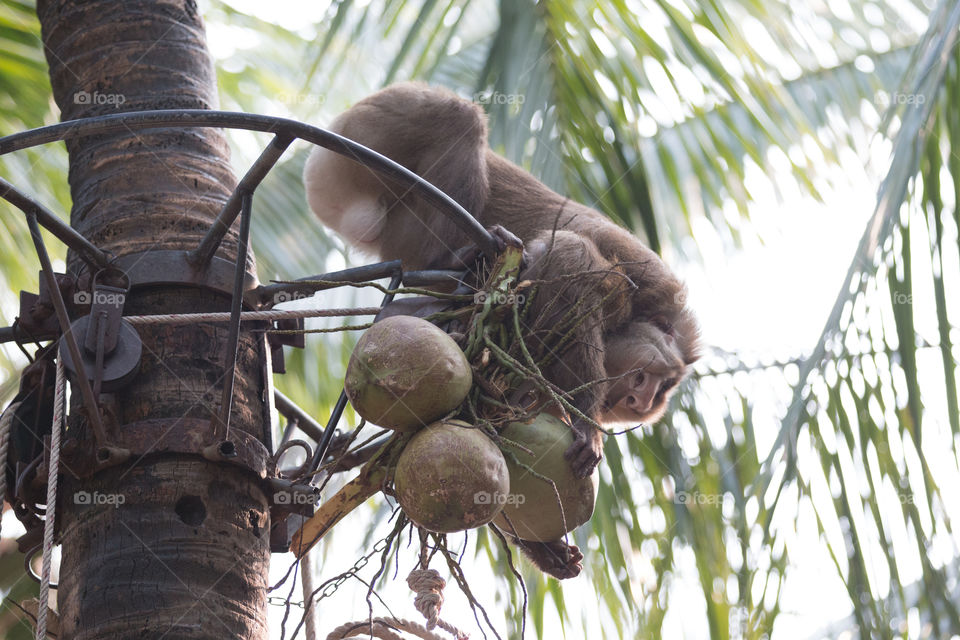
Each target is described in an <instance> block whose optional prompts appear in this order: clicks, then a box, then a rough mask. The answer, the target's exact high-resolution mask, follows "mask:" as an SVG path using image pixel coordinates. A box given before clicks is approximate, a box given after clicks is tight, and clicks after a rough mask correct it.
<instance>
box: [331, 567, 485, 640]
mask: <svg viewBox="0 0 960 640" xmlns="http://www.w3.org/2000/svg"><path fill="white" fill-rule="evenodd" d="M407 584H408V585H409V586H410V589H411V590H413V591H415V592H416V594H417V597H416V598H415V599H414V601H413V606H414V607H416V608H417V611H419V612H420V613H422V614H423V617H424V618H426V619H427V626H423V625H422V624H419V623H417V622H413V621H410V620H403V619H401V618H393V617H380V618H373V619H367V620H361V621H358V622H348V623H346V624H342V625H340V626H339V627H337V628H336V629H334V630H333V631H331V632H330V634H329V635H327V640H344V639H345V638H359V637H361V635H362V637H366V638H369V637H370V636H371V635H372V636H374V637H376V638H381V640H404V638H403V636H401V635H400V634H399V633H397V631H404V632H406V633H410V634H413V635H415V636H417V637H419V638H422V639H423V640H448V638H447V637H446V636H441V635H438V634H436V633H434V632H433V629H434V628H436V627H440V628H441V629H443V630H444V631H446V632H447V633H449V634H450V635H451V636H453V637H454V638H455V639H456V640H470V636H469V635H467V634H466V633H464V632H463V631H460V630H459V629H457V628H456V627H455V626H453V625H452V624H449V623H447V622H444V621H443V620H441V619H440V607H441V606H443V588H444V587H445V586H447V581H446V580H444V579H443V578H441V577H440V573H439V572H438V571H436V570H435V569H414V570H413V571H411V572H410V575H408V576H407Z"/></svg>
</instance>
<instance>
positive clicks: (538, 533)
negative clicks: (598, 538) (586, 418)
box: [494, 413, 597, 542]
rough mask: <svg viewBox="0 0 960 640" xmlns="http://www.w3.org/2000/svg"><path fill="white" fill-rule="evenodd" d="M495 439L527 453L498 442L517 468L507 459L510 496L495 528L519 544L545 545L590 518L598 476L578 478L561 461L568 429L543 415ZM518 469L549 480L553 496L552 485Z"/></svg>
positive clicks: (514, 425) (568, 439)
mask: <svg viewBox="0 0 960 640" xmlns="http://www.w3.org/2000/svg"><path fill="white" fill-rule="evenodd" d="M500 435H501V436H503V438H504V439H505V440H510V441H512V442H515V443H517V444H519V445H520V446H521V447H523V449H526V450H527V451H524V450H523V449H520V448H518V447H516V446H513V445H511V444H510V443H509V442H504V443H503V447H504V450H505V451H509V452H512V453H513V454H514V455H515V456H516V457H517V460H518V461H519V462H520V463H522V464H521V465H518V464H516V463H515V462H513V460H511V459H510V456H509V455H507V456H506V459H507V468H509V469H510V497H509V498H508V499H507V504H506V505H505V506H504V508H503V510H502V511H501V512H500V514H499V515H498V516H497V517H496V519H495V520H494V522H495V523H496V525H497V526H499V527H500V528H501V529H503V530H504V531H507V532H509V533H515V534H516V535H517V536H518V537H520V538H521V539H522V540H531V541H534V542H550V541H552V540H558V539H559V538H561V537H562V536H563V535H564V534H565V533H567V532H568V531H573V530H574V529H576V528H577V527H579V526H580V525H582V524H583V523H585V522H586V521H587V520H589V519H590V516H591V515H592V514H593V505H594V502H596V498H597V480H596V478H597V474H595V473H594V474H591V477H589V478H578V477H577V476H575V475H574V474H573V470H572V469H571V468H570V462H569V461H568V460H567V459H566V458H564V457H563V454H564V452H565V451H566V450H567V447H569V446H570V445H571V444H573V432H572V431H571V429H570V427H568V426H567V425H565V424H564V423H563V422H561V421H560V420H559V419H557V418H555V417H554V416H551V415H550V414H548V413H541V414H539V415H538V416H537V417H536V418H535V419H534V420H533V421H531V422H529V423H524V422H512V423H510V424H509V425H507V427H506V428H505V429H504V430H503V431H502V432H501V434H500ZM522 465H526V466H527V467H530V468H531V469H533V470H534V471H535V472H536V473H537V474H539V475H540V476H543V477H544V478H549V479H550V480H552V481H553V485H556V493H555V492H554V487H553V485H551V484H550V483H549V482H547V481H546V480H544V479H542V478H539V477H537V476H536V475H534V474H532V473H530V471H529V470H528V469H526V468H524V467H523V466H522ZM557 494H559V503H558V501H557ZM561 507H562V510H561ZM508 518H509V523H508V521H507V519H508Z"/></svg>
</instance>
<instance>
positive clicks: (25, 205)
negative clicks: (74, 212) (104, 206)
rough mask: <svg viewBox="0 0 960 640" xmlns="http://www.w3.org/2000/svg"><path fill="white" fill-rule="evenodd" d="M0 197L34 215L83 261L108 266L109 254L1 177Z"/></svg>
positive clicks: (102, 267) (103, 267)
mask: <svg viewBox="0 0 960 640" xmlns="http://www.w3.org/2000/svg"><path fill="white" fill-rule="evenodd" d="M0 198H3V199H4V200H6V201H7V202H9V203H10V204H12V205H13V206H15V207H16V208H17V209H20V211H23V212H24V213H26V214H33V215H34V216H36V218H37V221H38V222H39V223H40V224H42V225H43V226H44V227H45V228H46V229H47V231H49V232H50V233H52V234H53V235H54V236H56V237H57V239H58V240H60V242H62V243H63V244H65V245H67V246H68V247H70V248H71V249H73V250H74V251H76V252H77V254H78V255H79V256H80V257H81V258H83V259H84V261H85V262H88V263H90V264H92V265H95V266H97V267H100V268H101V269H105V268H107V267H108V266H110V256H109V255H107V253H106V252H104V251H101V250H100V249H98V248H97V247H96V246H94V245H93V243H91V242H90V241H89V240H87V239H86V238H84V237H83V236H82V235H80V234H79V233H77V232H76V230H75V229H74V228H73V227H71V226H70V225H68V224H67V223H66V222H64V221H63V220H61V219H60V218H59V217H58V216H57V214H55V213H53V212H52V211H50V210H49V209H47V208H46V207H44V206H43V205H42V204H40V203H39V202H37V201H36V200H34V199H33V198H31V197H30V196H28V195H27V194H25V193H23V192H22V191H20V190H19V189H17V188H16V187H15V186H13V185H12V184H10V183H9V182H7V181H6V180H4V179H3V178H0Z"/></svg>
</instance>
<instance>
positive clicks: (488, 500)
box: [393, 420, 510, 533]
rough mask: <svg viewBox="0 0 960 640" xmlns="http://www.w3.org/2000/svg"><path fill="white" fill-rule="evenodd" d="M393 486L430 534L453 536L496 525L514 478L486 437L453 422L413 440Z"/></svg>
mask: <svg viewBox="0 0 960 640" xmlns="http://www.w3.org/2000/svg"><path fill="white" fill-rule="evenodd" d="M393 485H394V489H395V490H396V495H397V500H398V501H399V502H400V506H401V507H402V508H403V511H404V513H406V514H407V517H408V518H410V519H411V520H412V521H413V522H415V523H416V524H418V525H419V526H421V527H423V528H424V529H427V530H429V531H435V532H437V533H453V532H454V531H463V530H464V529H472V528H473V527H479V526H480V525H484V524H486V523H488V522H490V521H491V520H493V518H494V516H496V515H497V513H499V512H500V509H501V508H502V507H503V503H504V501H505V500H506V498H507V496H508V494H509V492H510V475H509V472H508V471H507V461H506V460H504V458H503V454H502V453H500V449H499V448H498V447H497V445H496V444H494V442H493V441H492V440H491V439H490V438H489V437H488V436H487V435H486V434H484V433H483V432H482V431H480V430H479V429H475V428H472V427H471V426H470V425H468V424H467V423H465V422H461V421H459V420H449V421H445V422H436V423H434V424H431V425H430V426H428V427H426V428H425V429H423V430H421V431H419V432H418V433H417V434H416V435H414V436H413V438H411V440H410V442H408V443H407V446H406V447H404V449H403V451H402V452H401V453H400V458H399V460H398V461H397V468H396V472H395V474H394V480H393Z"/></svg>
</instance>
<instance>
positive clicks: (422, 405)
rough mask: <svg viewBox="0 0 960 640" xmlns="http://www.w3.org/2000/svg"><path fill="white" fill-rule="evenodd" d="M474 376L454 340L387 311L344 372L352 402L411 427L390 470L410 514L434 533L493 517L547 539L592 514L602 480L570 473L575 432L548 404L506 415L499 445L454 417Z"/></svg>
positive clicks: (520, 532) (385, 421)
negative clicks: (513, 417) (527, 413)
mask: <svg viewBox="0 0 960 640" xmlns="http://www.w3.org/2000/svg"><path fill="white" fill-rule="evenodd" d="M472 381H473V376H472V371H471V368H470V363H469V362H468V361H467V359H466V357H465V356H464V354H463V351H461V350H460V347H459V346H458V345H457V343H456V342H454V340H453V339H452V338H450V336H448V335H447V334H446V333H444V332H443V331H441V330H440V329H439V328H437V327H436V326H434V325H433V324H431V323H429V322H427V321H426V320H423V319H420V318H415V317H412V316H391V317H388V318H385V319H384V320H382V321H380V322H377V323H376V324H374V325H373V326H372V327H371V328H370V329H368V330H367V331H366V332H365V333H364V334H363V336H361V338H360V340H359V342H358V343H357V346H356V348H355V349H354V351H353V354H352V356H351V358H350V363H349V365H348V367H347V375H346V380H345V388H346V392H347V397H348V398H350V402H351V404H352V405H353V408H354V409H355V410H356V411H357V413H358V414H360V415H361V416H362V417H363V418H365V419H366V420H367V421H369V422H372V423H374V424H377V425H379V426H381V427H386V428H389V429H394V430H396V431H400V432H415V435H414V436H413V437H412V438H411V439H410V441H409V442H408V443H407V445H406V447H405V448H404V450H403V451H402V452H401V454H400V457H399V459H398V461H397V466H396V470H395V473H394V489H395V491H396V495H397V500H398V501H399V503H400V506H401V508H403V511H404V513H406V515H407V517H408V518H409V519H410V520H412V521H413V522H414V523H416V524H417V525H419V526H421V527H423V528H424V529H427V530H429V531H434V532H437V533H453V532H455V531H463V530H465V529H471V528H474V527H479V526H482V525H484V524H486V523H488V522H491V521H492V522H495V523H496V524H497V525H498V526H500V527H501V528H502V529H504V530H505V531H508V532H509V533H511V534H513V535H515V536H517V537H518V538H521V539H523V540H532V541H541V542H547V541H552V540H557V539H559V538H560V537H562V536H563V535H564V534H565V533H567V532H568V531H572V530H573V529H575V528H576V527H578V526H580V525H582V524H583V523H584V522H586V521H587V520H589V518H590V515H591V514H592V513H593V506H594V501H595V498H596V484H595V482H594V481H593V480H591V479H581V478H577V477H576V476H574V474H573V473H572V471H571V469H570V466H569V463H568V462H567V461H566V460H565V459H564V457H563V453H564V451H566V449H567V447H569V446H570V444H572V442H573V433H572V431H571V430H570V429H569V428H568V427H567V426H566V425H565V424H564V423H563V422H561V421H560V420H558V419H557V418H554V417H553V416H551V415H548V414H546V413H542V414H540V415H538V416H537V417H536V418H535V419H533V420H531V421H529V422H514V423H511V424H509V425H508V426H507V427H506V428H505V429H504V430H503V431H502V433H501V442H502V446H503V450H501V447H500V446H498V445H497V443H495V442H494V441H493V440H492V439H491V438H490V437H489V436H488V435H487V434H486V433H484V432H483V431H482V430H480V429H478V428H476V427H475V426H473V425H471V424H468V423H466V422H463V421H460V420H453V419H449V418H450V416H452V415H453V414H455V412H456V410H457V409H458V408H459V407H460V405H461V404H462V403H463V401H464V399H465V398H466V396H467V394H468V392H469V391H470V388H471V385H472ZM504 452H506V455H504Z"/></svg>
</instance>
